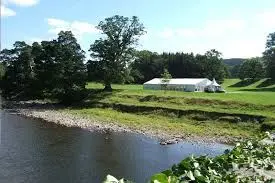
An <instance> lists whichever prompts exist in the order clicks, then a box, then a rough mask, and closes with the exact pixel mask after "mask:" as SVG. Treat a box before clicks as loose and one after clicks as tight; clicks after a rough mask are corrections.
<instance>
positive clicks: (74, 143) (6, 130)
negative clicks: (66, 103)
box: [0, 111, 229, 183]
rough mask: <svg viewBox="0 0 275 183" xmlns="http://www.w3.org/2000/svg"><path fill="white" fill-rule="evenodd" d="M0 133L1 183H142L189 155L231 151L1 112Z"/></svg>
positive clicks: (216, 153)
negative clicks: (124, 182) (119, 181)
mask: <svg viewBox="0 0 275 183" xmlns="http://www.w3.org/2000/svg"><path fill="white" fill-rule="evenodd" d="M0 132H1V136H0V137H1V139H0V182H1V183H19V182H24V183H63V182H64V183H75V182H79V183H80V182H90V183H97V182H99V183H100V182H102V181H103V180H104V178H105V177H106V175H107V174H111V175H114V176H116V177H119V178H120V177H125V178H127V179H130V180H132V181H135V182H136V183H143V182H146V181H148V179H149V177H150V176H151V175H152V174H154V173H157V172H160V171H162V170H165V169H167V168H169V167H171V166H172V165H173V164H174V163H178V162H179V161H180V160H182V159H184V158H185V157H187V156H189V155H191V154H194V155H203V154H209V155H210V156H215V155H218V154H221V153H223V152H224V150H225V149H227V148H229V147H228V146H226V145H222V144H203V143H199V144H198V143H194V144H193V143H190V142H182V143H179V144H175V145H169V146H161V145H159V143H158V141H157V140H154V139H151V138H148V137H145V136H143V135H137V134H131V133H112V132H109V133H103V132H89V131H87V130H83V129H80V128H68V127H64V126H60V125H56V124H53V123H47V122H43V121H40V120H33V119H27V118H24V117H20V116H17V115H12V114H9V113H6V112H3V111H1V131H0Z"/></svg>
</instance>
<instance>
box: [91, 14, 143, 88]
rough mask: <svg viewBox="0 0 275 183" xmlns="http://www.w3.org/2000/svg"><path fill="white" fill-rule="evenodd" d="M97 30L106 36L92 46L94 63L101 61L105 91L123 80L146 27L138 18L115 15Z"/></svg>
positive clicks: (100, 24) (102, 22) (99, 25)
mask: <svg viewBox="0 0 275 183" xmlns="http://www.w3.org/2000/svg"><path fill="white" fill-rule="evenodd" d="M97 28H98V29H99V30H100V31H101V32H102V34H103V35H104V36H103V37H101V38H100V39H98V40H95V42H94V43H93V44H92V45H91V46H90V50H89V51H91V57H92V59H93V61H99V62H100V64H99V65H98V66H100V70H101V72H102V79H101V80H102V81H103V83H104V85H105V89H107V90H111V83H113V82H114V81H115V80H118V79H120V78H123V77H124V76H125V74H126V73H125V71H126V67H127V64H128V63H129V61H130V60H131V59H132V57H133V53H134V47H135V46H136V44H137V43H138V39H139V37H140V36H141V35H143V34H144V33H145V30H144V26H143V24H142V23H140V22H139V19H138V18H137V17H136V16H133V17H132V18H128V17H123V16H119V15H115V16H113V17H110V18H106V19H105V20H104V21H101V22H100V23H99V24H98V26H97Z"/></svg>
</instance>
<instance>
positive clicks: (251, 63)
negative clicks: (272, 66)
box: [239, 57, 265, 80]
mask: <svg viewBox="0 0 275 183" xmlns="http://www.w3.org/2000/svg"><path fill="white" fill-rule="evenodd" d="M239 77H240V79H242V80H244V79H252V80H256V79H261V78H264V77H265V69H264V63H263V60H262V59H261V58H259V57H257V58H251V59H247V60H246V61H244V62H243V63H242V64H241V66H240V69H239Z"/></svg>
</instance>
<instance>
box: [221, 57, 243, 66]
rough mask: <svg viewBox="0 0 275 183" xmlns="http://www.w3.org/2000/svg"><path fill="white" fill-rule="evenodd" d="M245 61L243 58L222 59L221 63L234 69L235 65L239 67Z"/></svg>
mask: <svg viewBox="0 0 275 183" xmlns="http://www.w3.org/2000/svg"><path fill="white" fill-rule="evenodd" d="M245 60H246V59H244V58H229V59H223V62H224V64H225V65H228V66H229V67H234V66H236V65H240V64H241V63H243V62H244V61H245Z"/></svg>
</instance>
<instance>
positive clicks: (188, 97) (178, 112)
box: [70, 79, 275, 138]
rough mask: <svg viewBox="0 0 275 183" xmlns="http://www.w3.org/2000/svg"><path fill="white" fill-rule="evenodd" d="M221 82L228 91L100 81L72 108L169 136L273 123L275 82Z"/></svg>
mask: <svg viewBox="0 0 275 183" xmlns="http://www.w3.org/2000/svg"><path fill="white" fill-rule="evenodd" d="M223 87H224V89H225V90H226V91H227V92H226V93H202V92H196V93H195V92H177V91H154V90H143V87H142V85H113V88H114V91H113V92H112V93H110V92H102V91H101V89H102V88H103V85H102V84H98V83H89V84H88V85H87V88H88V89H90V90H91V96H90V98H88V99H87V101H86V102H85V105H84V106H83V105H82V107H81V108H79V109H70V112H72V113H74V114H77V115H85V116H88V117H91V118H98V119H102V120H104V121H113V122H114V121H115V122H116V123H121V124H124V125H126V126H128V127H131V128H134V129H140V130H144V131H146V130H155V131H157V132H158V133H160V134H161V133H166V134H167V133H169V134H172V135H185V134H188V135H195V136H202V137H226V138H235V137H251V136H253V135H256V134H259V132H260V131H261V128H263V124H265V123H268V124H271V126H272V124H273V123H272V121H275V120H274V119H275V83H272V82H270V81H269V80H267V79H264V80H259V81H256V82H250V81H246V82H243V81H240V80H238V79H228V80H225V82H224V83H223ZM270 121H271V122H270ZM269 126H270V125H268V127H269ZM271 128H272V127H271Z"/></svg>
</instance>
